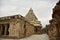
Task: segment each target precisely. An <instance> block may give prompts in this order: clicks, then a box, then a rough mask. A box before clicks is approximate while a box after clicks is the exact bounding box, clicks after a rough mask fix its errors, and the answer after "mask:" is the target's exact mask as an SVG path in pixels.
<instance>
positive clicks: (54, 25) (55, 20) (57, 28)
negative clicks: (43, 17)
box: [48, 1, 60, 40]
mask: <svg viewBox="0 0 60 40" xmlns="http://www.w3.org/2000/svg"><path fill="white" fill-rule="evenodd" d="M48 35H49V37H50V38H51V40H60V1H59V2H58V3H57V4H56V6H55V8H54V9H53V14H52V20H50V24H49V25H48Z"/></svg>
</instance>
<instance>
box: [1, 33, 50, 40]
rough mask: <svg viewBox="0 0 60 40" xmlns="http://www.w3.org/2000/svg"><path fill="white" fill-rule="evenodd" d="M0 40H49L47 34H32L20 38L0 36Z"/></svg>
mask: <svg viewBox="0 0 60 40" xmlns="http://www.w3.org/2000/svg"><path fill="white" fill-rule="evenodd" d="M0 40H49V37H48V35H47V34H42V35H32V36H29V37H26V38H22V39H2V38H0Z"/></svg>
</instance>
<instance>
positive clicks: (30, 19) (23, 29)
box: [0, 8, 42, 38]
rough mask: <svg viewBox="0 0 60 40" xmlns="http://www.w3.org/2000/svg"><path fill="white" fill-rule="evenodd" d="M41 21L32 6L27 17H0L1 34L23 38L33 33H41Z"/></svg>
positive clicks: (2, 35)
mask: <svg viewBox="0 0 60 40" xmlns="http://www.w3.org/2000/svg"><path fill="white" fill-rule="evenodd" d="M41 28H42V25H41V22H40V21H39V20H38V18H37V17H36V16H35V14H34V12H33V9H32V8H30V10H29V12H28V13H27V15H26V16H25V17H23V16H21V15H13V16H5V17H0V36H1V37H8V38H23V37H27V36H30V35H33V34H41Z"/></svg>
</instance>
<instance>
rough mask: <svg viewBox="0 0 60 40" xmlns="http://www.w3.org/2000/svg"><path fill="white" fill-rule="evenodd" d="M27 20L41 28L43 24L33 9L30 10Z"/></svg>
mask: <svg viewBox="0 0 60 40" xmlns="http://www.w3.org/2000/svg"><path fill="white" fill-rule="evenodd" d="M25 18H26V19H27V20H28V21H29V22H30V23H31V24H33V25H34V26H41V22H40V21H38V19H37V17H36V16H35V14H34V12H33V9H32V8H30V10H29V12H28V14H27V15H26V16H25Z"/></svg>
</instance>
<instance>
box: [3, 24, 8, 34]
mask: <svg viewBox="0 0 60 40" xmlns="http://www.w3.org/2000/svg"><path fill="white" fill-rule="evenodd" d="M4 26H5V32H4V35H7V31H8V30H7V29H8V26H7V24H5V25H4Z"/></svg>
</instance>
